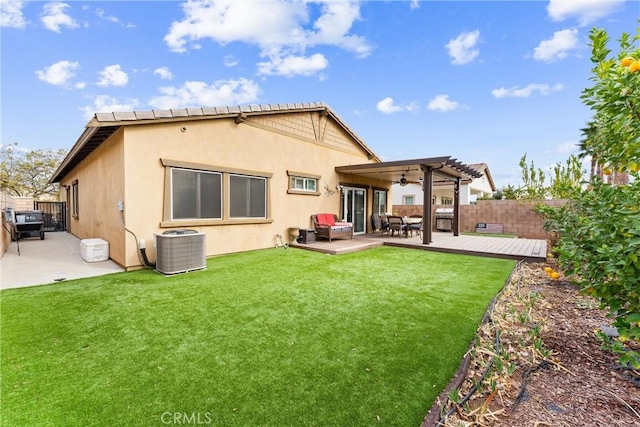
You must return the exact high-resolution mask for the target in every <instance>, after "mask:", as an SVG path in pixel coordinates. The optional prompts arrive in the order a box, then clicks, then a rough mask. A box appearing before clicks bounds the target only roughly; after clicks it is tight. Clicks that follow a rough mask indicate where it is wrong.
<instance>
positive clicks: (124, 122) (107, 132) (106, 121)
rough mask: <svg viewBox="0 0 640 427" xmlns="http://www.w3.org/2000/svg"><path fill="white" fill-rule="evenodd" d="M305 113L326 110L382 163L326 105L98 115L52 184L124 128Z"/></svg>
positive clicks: (237, 120)
mask: <svg viewBox="0 0 640 427" xmlns="http://www.w3.org/2000/svg"><path fill="white" fill-rule="evenodd" d="M303 111H326V113H327V114H328V115H329V116H331V117H332V118H333V119H334V120H335V121H336V122H337V123H338V124H339V125H340V126H341V127H342V128H343V129H344V130H345V131H346V132H347V133H348V134H349V135H350V136H351V137H352V138H353V139H354V140H355V141H356V142H357V143H358V144H359V145H360V146H362V148H363V149H364V150H365V151H366V152H367V153H368V154H369V158H371V159H372V160H374V161H376V162H380V161H381V160H380V158H379V157H378V155H377V154H376V153H374V152H373V150H372V149H371V148H369V146H368V145H367V144H366V143H365V142H364V141H363V140H362V139H361V138H360V137H359V136H358V135H357V134H356V133H355V132H354V131H353V130H352V129H351V128H350V127H349V126H347V124H346V123H345V122H344V121H343V120H342V119H341V118H340V117H339V116H338V115H337V114H336V113H335V112H334V111H333V110H332V109H331V108H330V107H329V106H328V105H327V104H325V103H324V102H305V103H293V104H265V105H239V106H228V107H210V108H175V109H170V110H151V111H130V112H112V113H96V114H95V115H94V116H93V118H92V119H91V120H90V121H89V123H87V125H86V127H85V130H84V132H83V133H82V135H80V137H79V138H78V140H77V141H76V143H75V144H74V145H73V147H72V148H71V150H69V153H68V154H67V156H66V157H65V158H64V160H63V161H62V163H61V164H60V166H59V167H58V169H57V170H56V171H55V173H54V174H53V177H52V178H51V182H59V181H60V180H62V178H64V176H65V175H67V174H68V173H69V172H70V171H71V170H72V169H73V168H74V167H76V166H77V165H78V164H79V163H80V162H81V161H82V160H84V159H85V158H86V157H87V156H88V155H89V154H91V152H93V151H94V150H95V149H96V148H97V147H98V146H100V144H102V143H103V142H104V141H105V140H106V139H107V138H109V137H110V136H111V135H112V134H113V133H114V132H115V131H117V130H118V129H119V128H120V127H122V126H132V125H145V124H153V123H166V122H172V121H190V120H207V119H217V118H230V117H235V118H236V122H237V123H241V122H242V121H244V119H246V117H248V116H254V115H265V114H283V113H291V112H303Z"/></svg>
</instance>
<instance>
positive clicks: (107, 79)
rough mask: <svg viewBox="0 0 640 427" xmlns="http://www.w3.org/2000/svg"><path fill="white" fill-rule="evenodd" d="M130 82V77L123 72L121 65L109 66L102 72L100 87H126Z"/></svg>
mask: <svg viewBox="0 0 640 427" xmlns="http://www.w3.org/2000/svg"><path fill="white" fill-rule="evenodd" d="M128 82H129V76H127V73H125V72H124V71H122V69H121V68H120V65H117V64H116V65H109V66H107V67H104V69H103V70H102V71H100V80H99V81H98V83H97V85H98V86H126V85H127V83H128Z"/></svg>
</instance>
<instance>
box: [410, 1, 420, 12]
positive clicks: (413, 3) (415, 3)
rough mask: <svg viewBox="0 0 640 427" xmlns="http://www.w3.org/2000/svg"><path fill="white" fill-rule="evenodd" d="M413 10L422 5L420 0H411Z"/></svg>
mask: <svg viewBox="0 0 640 427" xmlns="http://www.w3.org/2000/svg"><path fill="white" fill-rule="evenodd" d="M409 7H410V8H411V9H412V10H413V9H418V8H419V7H420V0H411V3H410V6H409Z"/></svg>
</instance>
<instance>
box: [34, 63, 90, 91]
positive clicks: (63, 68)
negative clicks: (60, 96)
mask: <svg viewBox="0 0 640 427" xmlns="http://www.w3.org/2000/svg"><path fill="white" fill-rule="evenodd" d="M78 68H80V64H79V63H77V62H71V61H58V62H56V63H55V64H52V65H50V66H48V67H46V68H44V69H42V70H37V71H36V75H37V76H38V78H39V79H40V80H42V81H43V82H46V83H49V84H52V85H56V86H62V85H65V84H67V83H68V82H69V80H71V79H72V78H73V77H74V76H75V70H77V69H78Z"/></svg>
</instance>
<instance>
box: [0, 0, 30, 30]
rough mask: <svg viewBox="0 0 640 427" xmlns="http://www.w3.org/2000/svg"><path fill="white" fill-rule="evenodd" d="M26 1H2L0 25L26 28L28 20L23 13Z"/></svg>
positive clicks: (0, 4)
mask: <svg viewBox="0 0 640 427" xmlns="http://www.w3.org/2000/svg"><path fill="white" fill-rule="evenodd" d="M23 7H24V2H23V1H19V0H1V1H0V27H6V28H24V27H26V26H27V20H26V19H25V18H24V15H23V14H22V8H23Z"/></svg>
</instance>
